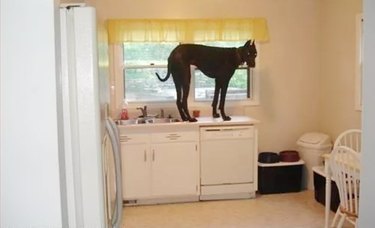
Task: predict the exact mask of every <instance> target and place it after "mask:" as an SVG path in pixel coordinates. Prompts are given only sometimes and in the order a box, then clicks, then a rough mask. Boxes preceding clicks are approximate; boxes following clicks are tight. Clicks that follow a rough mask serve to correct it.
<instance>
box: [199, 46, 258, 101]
mask: <svg viewBox="0 0 375 228" xmlns="http://www.w3.org/2000/svg"><path fill="white" fill-rule="evenodd" d="M245 43H246V41H210V42H200V43H199V44H203V45H208V46H214V47H241V46H243V45H244V44H245ZM249 73H251V71H250V72H249ZM249 76H250V74H249ZM248 78H249V77H248V69H247V68H239V69H237V70H236V72H235V73H234V74H233V77H232V78H231V80H230V82H229V86H228V91H227V95H226V100H246V99H248V98H250V96H248V94H250V91H248V88H250V84H249V83H250V82H251V81H248ZM214 91H215V80H214V79H212V78H209V77H207V76H205V75H204V74H203V73H202V72H201V71H199V70H196V71H195V99H196V100H198V101H205V100H212V98H213V96H214Z"/></svg>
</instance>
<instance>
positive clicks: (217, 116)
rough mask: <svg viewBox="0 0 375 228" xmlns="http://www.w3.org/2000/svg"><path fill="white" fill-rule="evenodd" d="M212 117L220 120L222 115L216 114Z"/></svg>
mask: <svg viewBox="0 0 375 228" xmlns="http://www.w3.org/2000/svg"><path fill="white" fill-rule="evenodd" d="M212 117H213V118H219V117H220V114H218V113H215V114H213V115H212Z"/></svg>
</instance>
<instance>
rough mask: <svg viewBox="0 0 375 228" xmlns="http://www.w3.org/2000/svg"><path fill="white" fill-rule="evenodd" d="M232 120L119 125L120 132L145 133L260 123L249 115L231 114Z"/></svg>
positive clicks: (210, 119)
mask: <svg viewBox="0 0 375 228" xmlns="http://www.w3.org/2000/svg"><path fill="white" fill-rule="evenodd" d="M231 118H232V119H231V120H230V121H223V119H222V118H213V117H199V118H197V120H198V121H197V122H187V121H186V122H172V123H145V124H129V125H117V126H118V128H119V131H120V134H124V133H129V132H131V133H138V132H139V133H144V132H145V130H147V132H149V133H153V132H168V131H186V130H198V129H199V127H208V126H236V125H254V124H257V123H259V120H256V119H253V118H251V117H248V116H231Z"/></svg>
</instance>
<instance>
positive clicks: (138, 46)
mask: <svg viewBox="0 0 375 228" xmlns="http://www.w3.org/2000/svg"><path fill="white" fill-rule="evenodd" d="M177 45H178V43H177V42H139V43H138V42H125V43H124V64H125V66H129V65H150V64H155V65H167V61H168V57H169V54H170V53H171V51H172V50H173V49H174V48H175V47H176V46H177Z"/></svg>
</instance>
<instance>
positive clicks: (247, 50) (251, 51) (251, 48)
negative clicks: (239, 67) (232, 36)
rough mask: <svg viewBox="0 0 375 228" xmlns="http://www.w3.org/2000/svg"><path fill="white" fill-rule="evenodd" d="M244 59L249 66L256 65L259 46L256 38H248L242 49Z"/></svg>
mask: <svg viewBox="0 0 375 228" xmlns="http://www.w3.org/2000/svg"><path fill="white" fill-rule="evenodd" d="M241 52H242V53H241V55H242V60H244V62H246V64H247V66H248V67H255V58H256V57H257V54H258V53H257V48H256V47H255V42H254V40H248V41H247V42H246V44H245V45H244V46H243V47H242V50H241Z"/></svg>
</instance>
